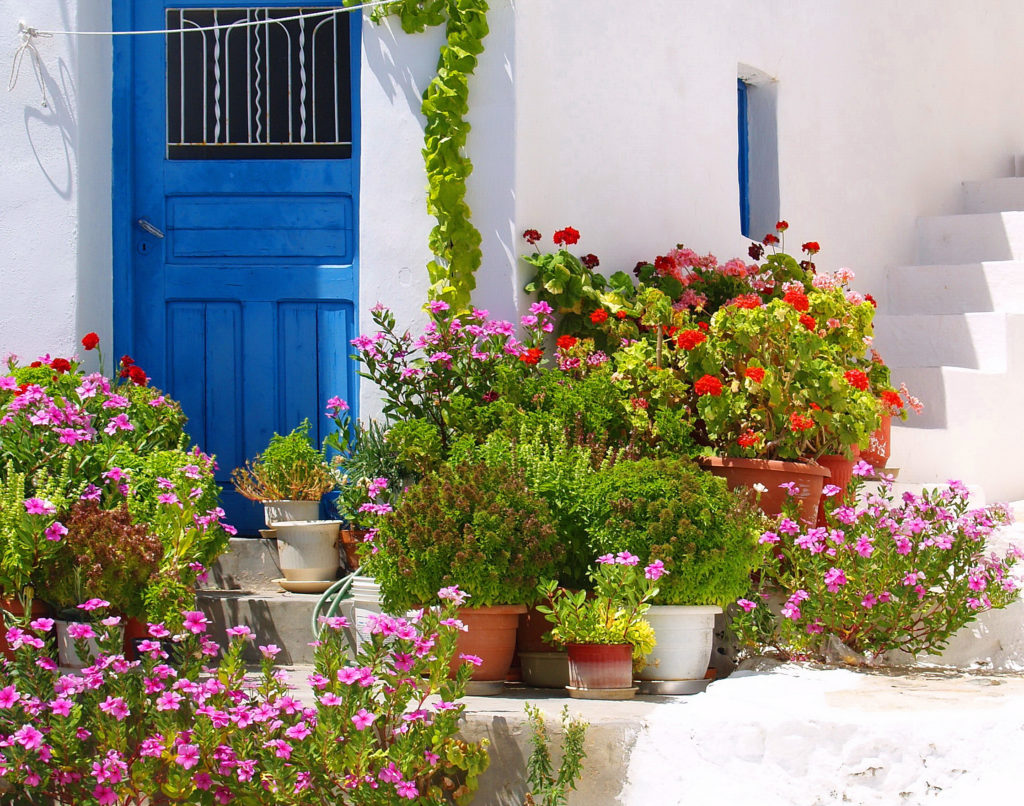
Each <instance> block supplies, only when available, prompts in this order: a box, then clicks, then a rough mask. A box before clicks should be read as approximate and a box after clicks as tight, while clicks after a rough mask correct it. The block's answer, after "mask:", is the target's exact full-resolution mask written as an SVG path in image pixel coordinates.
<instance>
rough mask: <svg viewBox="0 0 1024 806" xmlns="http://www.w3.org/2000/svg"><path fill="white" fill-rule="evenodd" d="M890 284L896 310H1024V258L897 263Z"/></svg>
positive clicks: (889, 276) (891, 307)
mask: <svg viewBox="0 0 1024 806" xmlns="http://www.w3.org/2000/svg"><path fill="white" fill-rule="evenodd" d="M1021 181H1024V179H1022V180H1021ZM887 288H888V293H889V296H888V310H889V311H891V312H892V313H894V314H916V313H927V314H955V313H971V312H976V311H999V312H1006V313H1024V261H1019V260H997V261H986V262H983V263H964V264H957V265H938V266H935V265H932V266H894V267H892V268H890V269H889V270H888V272H887Z"/></svg>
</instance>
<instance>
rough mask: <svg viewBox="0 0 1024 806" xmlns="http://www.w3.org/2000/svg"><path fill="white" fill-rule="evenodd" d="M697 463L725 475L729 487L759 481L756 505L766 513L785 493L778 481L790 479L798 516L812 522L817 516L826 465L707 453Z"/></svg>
mask: <svg viewBox="0 0 1024 806" xmlns="http://www.w3.org/2000/svg"><path fill="white" fill-rule="evenodd" d="M699 461H700V463H701V464H702V465H703V466H704V467H705V468H706V469H707V470H709V471H710V472H711V473H713V474H714V475H716V476H720V477H722V478H724V479H725V481H726V483H727V484H728V485H729V489H730V490H735V489H736V488H737V487H753V486H754V485H755V484H762V485H764V487H766V488H767V489H766V491H765V492H763V493H761V496H760V498H759V499H758V506H760V508H761V511H762V512H764V513H765V514H766V515H768V516H775V515H778V514H779V513H780V512H781V511H782V505H783V504H784V503H785V502H786V499H787V498H788V495H787V493H786V491H785V490H783V489H782V488H781V487H780V486H779V485H780V484H785V483H787V482H793V483H795V484H796V485H797V487H799V488H800V493H799V495H798V496H797V498H798V500H799V502H800V510H799V513H800V520H802V521H804V522H805V523H808V524H813V523H814V522H815V521H816V520H817V517H818V503H819V502H820V501H821V488H822V487H823V486H824V483H825V479H827V478H828V476H829V471H828V468H825V467H821V466H820V465H811V464H804V463H803V462H782V461H778V460H775V459H733V458H731V457H720V456H707V457H703V458H701V459H700V460H699Z"/></svg>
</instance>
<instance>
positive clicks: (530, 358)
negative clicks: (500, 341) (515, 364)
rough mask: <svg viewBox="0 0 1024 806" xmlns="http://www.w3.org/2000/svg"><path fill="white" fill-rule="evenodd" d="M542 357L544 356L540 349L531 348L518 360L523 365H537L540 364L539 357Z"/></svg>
mask: <svg viewBox="0 0 1024 806" xmlns="http://www.w3.org/2000/svg"><path fill="white" fill-rule="evenodd" d="M542 355H544V351H543V350H542V349H540V347H531V348H530V349H529V350H527V351H526V352H525V353H523V354H522V355H521V356H519V360H520V361H522V362H523V363H524V364H537V363H539V362H540V357H541V356H542Z"/></svg>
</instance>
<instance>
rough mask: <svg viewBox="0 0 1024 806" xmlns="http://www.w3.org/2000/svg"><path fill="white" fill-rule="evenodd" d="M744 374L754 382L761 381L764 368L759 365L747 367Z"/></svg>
mask: <svg viewBox="0 0 1024 806" xmlns="http://www.w3.org/2000/svg"><path fill="white" fill-rule="evenodd" d="M744 374H745V375H746V376H747V377H748V378H750V380H752V381H753V382H754V383H762V382H763V381H764V370H763V369H762V368H761V367H747V371H746V372H745V373H744Z"/></svg>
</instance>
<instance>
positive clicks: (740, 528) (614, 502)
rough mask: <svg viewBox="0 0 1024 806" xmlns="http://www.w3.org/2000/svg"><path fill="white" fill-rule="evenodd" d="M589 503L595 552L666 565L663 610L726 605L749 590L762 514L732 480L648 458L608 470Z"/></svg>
mask: <svg viewBox="0 0 1024 806" xmlns="http://www.w3.org/2000/svg"><path fill="white" fill-rule="evenodd" d="M585 497H586V502H585V505H584V506H585V507H586V509H587V518H588V524H589V526H588V533H589V536H590V540H591V548H592V551H593V552H596V553H601V554H604V553H613V554H614V553H616V552H619V551H623V550H626V551H629V552H632V553H634V554H637V555H639V556H640V558H641V560H642V561H643V562H653V561H656V560H660V561H661V562H663V563H664V565H665V569H666V570H667V571H669V572H670V574H669V576H668V577H667V578H666V579H665V580H663V581H662V583H661V586H660V591H659V594H658V598H657V600H656V601H657V603H658V604H674V605H725V604H728V603H730V602H733V601H735V600H736V599H737V598H739V597H740V596H742V595H743V594H744V593H745V592H746V591H747V589H748V587H749V576H750V572H751V571H752V570H753V569H754V567H755V566H756V564H757V563H758V560H759V559H760V550H759V547H758V544H757V537H758V534H759V531H758V525H759V523H760V516H759V515H758V514H757V513H756V511H755V509H754V508H753V506H752V505H751V504H750V503H749V502H747V501H746V499H744V498H742V497H741V496H740V495H739V494H737V493H734V492H732V491H730V490H729V489H728V488H727V487H726V484H725V480H724V479H720V478H717V477H715V476H712V475H711V474H710V473H708V472H705V471H703V470H701V469H700V468H698V467H697V466H695V465H694V464H693V463H691V462H689V461H686V460H671V459H659V460H651V459H641V460H639V461H636V462H618V463H616V464H615V465H612V466H610V467H606V468H602V469H601V470H600V471H598V472H597V473H596V474H595V475H594V477H593V478H592V479H591V482H590V484H589V485H588V487H587V489H586V491H585Z"/></svg>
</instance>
